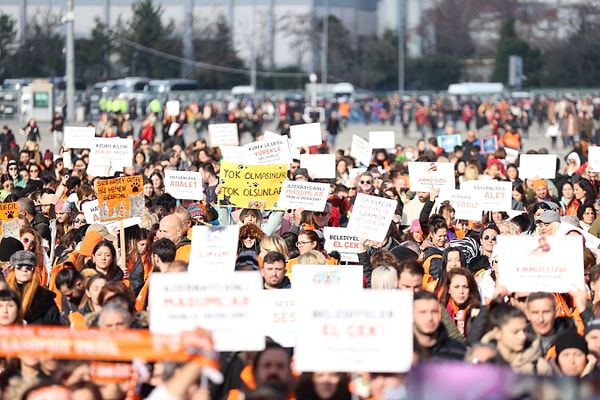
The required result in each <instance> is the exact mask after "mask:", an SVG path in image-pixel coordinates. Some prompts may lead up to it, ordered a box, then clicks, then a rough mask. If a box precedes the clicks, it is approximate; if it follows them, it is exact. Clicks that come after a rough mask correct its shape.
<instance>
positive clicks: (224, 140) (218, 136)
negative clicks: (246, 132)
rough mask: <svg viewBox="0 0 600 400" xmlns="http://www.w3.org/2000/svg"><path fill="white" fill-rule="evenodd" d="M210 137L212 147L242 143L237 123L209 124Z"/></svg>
mask: <svg viewBox="0 0 600 400" xmlns="http://www.w3.org/2000/svg"><path fill="white" fill-rule="evenodd" d="M208 137H209V138H210V145H211V146H212V147H215V146H238V145H239V144H240V138H239V136H238V130H237V125H236V124H209V125H208Z"/></svg>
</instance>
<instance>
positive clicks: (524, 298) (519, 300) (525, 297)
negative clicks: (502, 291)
mask: <svg viewBox="0 0 600 400" xmlns="http://www.w3.org/2000/svg"><path fill="white" fill-rule="evenodd" d="M511 297H512V298H513V299H515V300H516V301H517V302H518V303H525V302H526V301H527V296H519V297H515V296H514V295H513V296H511Z"/></svg>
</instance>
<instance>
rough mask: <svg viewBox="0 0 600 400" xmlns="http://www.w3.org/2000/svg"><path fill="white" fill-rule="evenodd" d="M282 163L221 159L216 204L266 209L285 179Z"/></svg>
mask: <svg viewBox="0 0 600 400" xmlns="http://www.w3.org/2000/svg"><path fill="white" fill-rule="evenodd" d="M287 171H288V166H287V165H286V164H274V165H249V164H239V163H233V162H229V161H225V160H223V161H221V171H220V173H219V176H220V178H219V182H220V185H221V192H220V194H219V204H220V205H226V204H229V205H234V206H236V207H243V208H257V209H261V210H270V209H273V208H274V204H275V203H276V202H277V200H278V199H279V193H280V192H281V185H282V183H283V181H285V180H286V179H287Z"/></svg>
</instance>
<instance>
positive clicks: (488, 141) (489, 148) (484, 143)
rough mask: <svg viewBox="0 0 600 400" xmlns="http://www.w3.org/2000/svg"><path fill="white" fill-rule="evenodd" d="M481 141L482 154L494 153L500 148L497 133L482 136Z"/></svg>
mask: <svg viewBox="0 0 600 400" xmlns="http://www.w3.org/2000/svg"><path fill="white" fill-rule="evenodd" d="M480 142H481V151H480V153H481V154H488V153H493V152H495V151H496V150H498V138H497V137H496V136H495V135H492V136H486V137H482V138H481V140H480Z"/></svg>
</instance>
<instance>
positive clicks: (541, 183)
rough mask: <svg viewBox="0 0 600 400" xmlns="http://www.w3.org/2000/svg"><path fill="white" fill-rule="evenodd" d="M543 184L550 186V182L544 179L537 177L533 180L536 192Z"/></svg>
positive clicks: (546, 186)
mask: <svg viewBox="0 0 600 400" xmlns="http://www.w3.org/2000/svg"><path fill="white" fill-rule="evenodd" d="M541 186H543V187H545V188H548V184H547V183H546V181H545V180H543V179H536V180H535V181H533V191H534V192H535V191H536V190H537V188H539V187H541Z"/></svg>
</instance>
